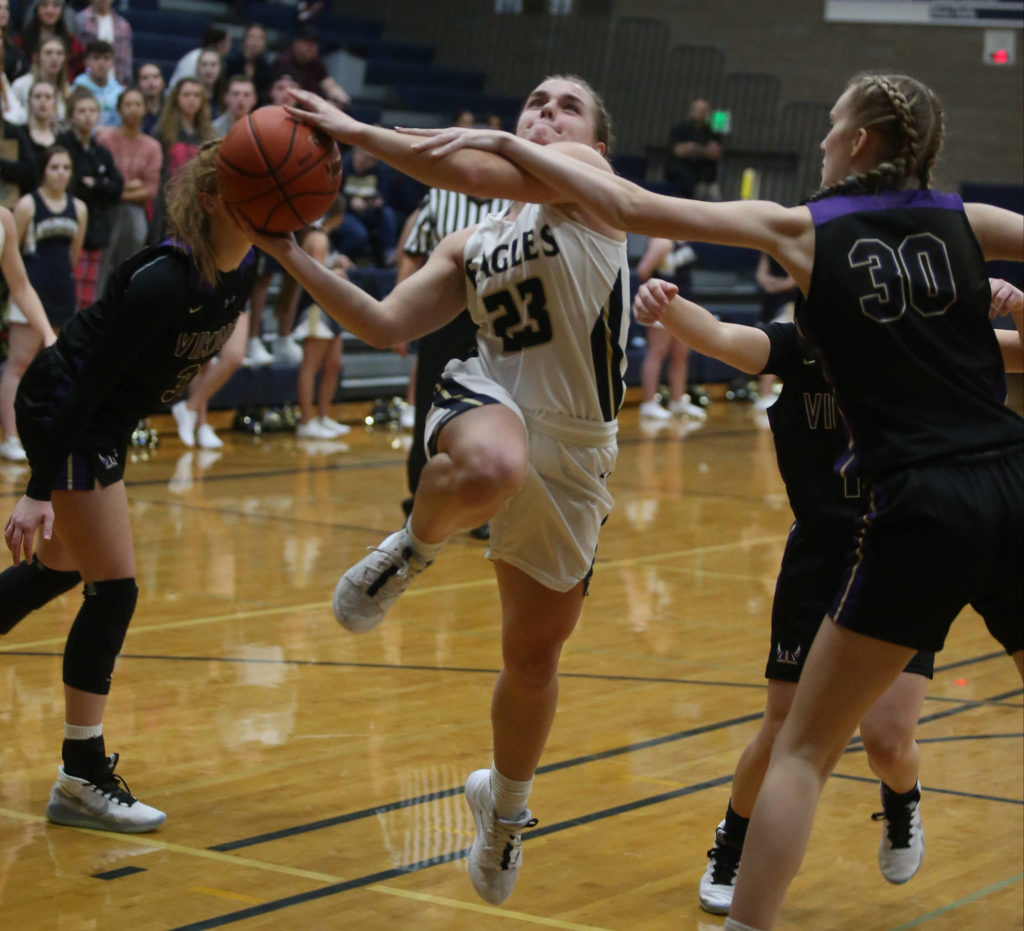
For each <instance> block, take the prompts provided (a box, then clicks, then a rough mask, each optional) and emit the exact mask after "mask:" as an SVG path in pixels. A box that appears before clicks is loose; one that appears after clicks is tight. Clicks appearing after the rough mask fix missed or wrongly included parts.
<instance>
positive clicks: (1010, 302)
mask: <svg viewBox="0 0 1024 931" xmlns="http://www.w3.org/2000/svg"><path fill="white" fill-rule="evenodd" d="M992 290H993V294H994V295H995V294H997V293H1000V294H1003V293H1005V297H1004V299H1003V301H1001V302H1000V304H999V305H998V306H996V305H995V301H994V306H993V311H994V312H995V313H1003V312H1007V311H1009V310H1011V309H1012V310H1014V311H1015V322H1016V323H1017V325H1018V327H1022V326H1024V320H1021V319H1020V317H1021V316H1022V315H1021V313H1020V311H1021V304H1022V303H1024V302H1022V301H1021V294H1020V292H1019V291H1017V289H1015V288H1013V286H1012V285H1007V283H1006V282H1002V281H993V282H992ZM633 310H634V315H635V316H636V318H637V320H638V321H639V322H640V323H644V324H649V323H651V322H653V321H655V320H657V321H660V322H661V324H662V325H663V326H664V327H665V329H666V331H667V332H669V333H671V334H672V335H673V336H675V337H677V338H678V339H680V340H682V341H683V342H684V343H685V344H686V345H692V346H693V347H694V348H695V349H697V351H698V352H701V353H703V354H704V355H707V356H711V357H712V358H715V359H719V360H720V361H722V362H725V363H726V364H728V365H731V366H733V367H734V368H737V369H739V370H740V371H742V372H746V373H748V374H751V375H763V374H770V375H773V376H777V377H779V378H780V379H782V386H783V387H782V392H781V394H780V395H779V397H778V398H777V399H776V400H775V403H774V404H773V405H772V406H771V407H769V408H768V419H769V421H770V423H771V428H772V433H773V435H774V437H775V450H776V454H777V457H778V463H779V472H780V473H781V474H782V478H783V481H784V482H785V484H786V492H787V494H788V496H789V502H790V506H791V507H792V509H793V514H794V516H795V517H796V520H795V522H794V523H793V527H792V529H791V531H790V535H789V540H788V541H787V543H786V550H785V553H784V554H783V557H782V566H781V567H780V569H779V577H778V583H777V585H776V589H775V599H774V602H773V604H772V624H771V643H770V647H769V656H768V664H767V667H766V669H765V677H766V678H767V679H768V680H769V681H768V698H767V704H766V708H765V715H764V719H763V720H762V723H761V728H760V730H759V731H758V733H757V735H756V736H755V737H754V739H753V740H752V741H751V742H750V744H748V746H747V747H746V749H745V750H744V751H743V753H742V754H741V755H740V759H739V762H738V763H737V766H736V773H735V775H734V777H733V781H732V798H731V800H730V803H729V806H728V809H727V811H726V815H725V819H724V820H723V821H722V823H721V824H719V826H718V829H717V831H716V832H715V846H714V847H713V848H712V849H711V850H709V851H708V857H709V863H708V866H707V869H706V870H705V872H704V875H703V877H702V878H701V881H700V893H699V898H700V904H701V907H702V908H704V909H705V910H706V911H709V912H711V913H712V914H722V915H724V914H727V913H728V911H729V906H730V904H731V903H732V895H733V890H734V888H735V884H736V871H737V869H738V868H739V862H740V855H741V853H742V850H743V841H744V838H745V835H746V830H747V824H748V823H749V820H750V814H751V811H752V809H753V807H754V801H755V799H756V798H757V792H758V789H759V788H760V785H761V780H762V779H763V778H764V774H765V771H766V770H767V768H768V760H769V757H770V755H771V749H772V744H773V743H774V741H775V737H776V735H777V734H778V732H779V728H780V727H781V726H782V723H783V721H785V719H786V715H787V713H788V712H789V708H790V706H791V705H792V702H793V695H794V692H795V691H796V683H797V682H798V681H799V678H800V671H801V669H802V668H803V665H804V661H805V660H806V658H807V653H808V651H809V649H810V646H811V643H812V642H813V640H814V635H815V634H816V633H817V630H818V627H819V626H820V624H821V620H822V618H823V617H824V616H825V615H826V614H827V613H828V610H829V608H830V606H831V604H832V598H833V596H834V594H835V591H836V589H837V587H838V585H839V582H840V579H841V577H842V573H843V570H844V569H845V567H846V564H847V562H848V555H849V549H850V537H851V533H852V529H853V525H854V521H855V520H856V518H857V516H858V514H859V513H860V510H861V508H860V498H861V495H860V481H859V480H858V479H857V477H856V476H854V475H847V476H837V475H836V473H835V471H834V469H833V465H834V464H835V462H836V460H837V459H838V458H839V457H840V455H841V454H842V453H843V451H844V450H845V448H846V440H845V433H844V430H843V429H842V423H841V416H840V414H839V412H838V410H837V408H836V404H835V396H834V394H833V393H832V389H831V388H830V387H829V385H828V383H827V382H826V381H825V378H824V376H823V375H822V373H821V366H820V365H819V364H818V362H817V360H816V359H815V357H814V356H813V354H811V353H810V352H809V350H808V349H807V347H806V345H805V344H804V342H803V340H802V339H801V338H800V335H799V333H798V332H797V328H796V325H795V324H792V323H768V324H762V325H761V326H759V327H750V326H743V325H740V324H731V323H723V322H721V321H720V320H718V319H716V318H715V317H714V316H712V315H711V314H710V313H709V312H708V311H707V310H705V309H704V308H703V307H700V306H698V305H697V304H694V303H692V302H691V301H687V300H683V299H682V298H681V297H679V296H678V288H677V287H676V286H675V285H674V284H672V283H670V282H665V281H661V280H659V279H651V280H650V281H649V282H647V283H646V284H644V285H643V286H642V287H641V288H640V290H639V291H638V293H637V296H636V298H635V300H634V302H633ZM996 335H997V337H998V339H999V344H1000V349H1001V350H1002V353H1003V358H1004V362H1005V364H1006V368H1007V370H1008V371H1021V370H1024V358H1022V356H1021V336H1020V332H1019V331H1011V330H998V331H996ZM934 664H935V654H934V653H932V652H930V651H920V652H918V653H917V654H916V655H915V656H914V658H913V659H912V660H911V661H910V662H909V663H908V664H907V666H906V668H905V669H904V671H903V672H902V673H901V674H900V676H899V677H898V678H897V680H896V682H895V683H893V685H891V686H890V687H889V689H888V690H887V691H886V692H885V693H884V694H883V695H882V697H881V698H879V699H878V701H877V702H875V704H874V706H873V707H872V708H871V710H870V711H869V712H868V713H867V714H866V715H865V717H864V719H863V720H862V721H861V724H860V732H861V738H862V740H863V745H864V750H865V752H866V754H867V758H868V763H869V765H870V766H871V768H872V770H873V771H874V772H875V774H876V775H877V776H878V777H879V779H880V781H881V794H882V807H883V811H882V813H881V815H880V817H881V819H882V820H884V822H885V823H884V826H883V829H882V838H881V842H880V844H879V848H878V863H879V867H880V868H881V871H882V875H883V876H885V878H886V879H887V880H889V881H890V882H893V883H903V882H906V881H907V880H909V879H910V878H911V876H913V875H914V873H915V872H917V869H918V868H919V867H920V865H921V861H922V858H923V855H924V832H923V830H922V827H921V815H920V810H919V802H920V791H921V787H920V783H919V782H918V769H919V762H920V753H919V750H918V746H917V743H916V741H915V740H914V729H915V727H916V725H917V719H918V717H919V716H920V712H921V705H922V703H923V702H924V696H925V690H926V687H927V680H928V679H930V678H931V677H932V671H933V668H934ZM878 817H879V816H876V820H877V818H878Z"/></svg>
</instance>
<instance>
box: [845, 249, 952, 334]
mask: <svg viewBox="0 0 1024 931" xmlns="http://www.w3.org/2000/svg"><path fill="white" fill-rule="evenodd" d="M848 258H849V260H850V267H851V268H867V270H868V273H869V275H870V276H871V286H872V292H871V293H870V294H865V295H864V296H863V297H861V299H860V308H861V310H862V311H863V312H864V314H865V315H866V316H868V317H870V318H871V319H872V320H875V321H876V322H878V323H892V321H894V320H899V318H900V317H902V316H903V314H904V312H905V311H906V309H907V304H908V303H909V304H910V306H911V307H913V308H914V310H916V311H917V312H918V313H919V314H920V315H921V316H922V317H936V316H938V315H939V314H944V313H945V312H946V311H947V310H949V308H950V307H951V306H952V305H953V302H954V301H955V300H956V282H955V281H954V280H953V268H952V266H951V265H950V262H949V253H948V252H947V251H946V244H945V243H944V242H943V241H942V240H941V239H939V237H938V236H935V235H933V234H932V233H913V234H912V235H910V236H907V237H906V238H905V239H904V240H903V242H901V243H900V245H899V248H898V249H893V248H892V246H890V245H888V244H887V243H884V242H882V240H880V239H858V240H857V241H856V242H855V243H854V244H853V248H852V249H850V254H849V256H848Z"/></svg>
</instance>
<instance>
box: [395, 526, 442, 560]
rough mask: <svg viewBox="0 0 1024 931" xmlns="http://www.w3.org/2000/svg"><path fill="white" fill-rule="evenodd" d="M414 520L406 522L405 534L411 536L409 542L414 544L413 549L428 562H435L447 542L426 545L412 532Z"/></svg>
mask: <svg viewBox="0 0 1024 931" xmlns="http://www.w3.org/2000/svg"><path fill="white" fill-rule="evenodd" d="M411 525H412V518H411V517H410V518H409V520H407V521H406V522H405V532H406V533H407V534H408V535H409V542H410V543H411V544H412V548H413V549H414V550H416V552H417V553H419V554H420V556H421V557H422V558H423V559H424V560H425V561H426V562H433V561H434V559H435V558H436V557H437V554H438V553H440V552H441V550H442V549H443V548H444V544H445V541H444V540H442V541H441V542H440V543H425V542H424V541H423V540H421V539H420V538H419V537H418V536H416V534H414V533H413V532H412V526H411Z"/></svg>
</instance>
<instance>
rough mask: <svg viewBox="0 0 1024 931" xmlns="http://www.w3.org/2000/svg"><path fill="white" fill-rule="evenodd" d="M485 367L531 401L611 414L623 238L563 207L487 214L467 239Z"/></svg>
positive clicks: (617, 367) (625, 323)
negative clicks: (595, 227)
mask: <svg viewBox="0 0 1024 931" xmlns="http://www.w3.org/2000/svg"><path fill="white" fill-rule="evenodd" d="M463 258H464V267H465V271H466V276H467V279H468V284H467V307H468V308H469V311H470V314H471V315H472V317H473V321H474V322H475V323H476V324H477V326H478V327H479V331H478V333H477V348H478V352H479V357H480V362H481V363H482V366H483V368H484V371H485V372H486V373H487V374H488V375H489V376H490V377H492V378H493V379H494V380H495V381H497V382H498V383H499V384H500V385H502V387H504V388H505V389H506V390H507V391H508V392H509V393H510V394H511V395H512V397H513V398H515V400H516V402H517V403H518V404H519V405H520V406H522V407H523V408H525V409H527V410H533V411H551V412H554V413H557V414H562V415H565V416H568V417H575V418H580V419H583V420H591V421H604V422H611V421H614V420H615V417H616V414H617V413H618V410H619V407H620V406H621V405H622V397H623V392H624V382H623V376H624V374H625V369H626V354H625V349H626V335H627V331H628V329H629V303H628V302H629V269H628V265H627V259H626V243H625V241H624V240H623V241H619V240H615V239H611V238H610V237H608V236H604V235H602V234H601V233H597V232H595V231H594V230H592V229H590V228H589V227H587V226H584V225H582V224H580V223H578V222H576V221H574V220H572V219H570V218H569V217H568V216H567V215H566V213H565V212H564V211H562V210H560V209H559V208H558V207H553V206H550V205H539V204H524V205H522V208H521V210H520V212H519V215H518V216H516V217H514V218H513V219H506V215H503V214H496V213H495V214H490V215H489V216H488V217H486V218H485V219H484V220H483V222H481V223H480V224H479V225H478V226H477V227H476V229H475V230H474V231H473V233H472V234H471V235H470V238H469V239H468V241H467V242H466V246H465V250H464V253H463Z"/></svg>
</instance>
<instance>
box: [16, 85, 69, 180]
mask: <svg viewBox="0 0 1024 931" xmlns="http://www.w3.org/2000/svg"><path fill="white" fill-rule="evenodd" d="M25 129H26V131H27V132H28V138H29V140H30V141H31V143H32V148H33V150H34V152H35V156H36V163H37V164H38V163H39V158H40V156H41V155H42V154H43V152H45V151H46V150H47V149H48V148H50V146H51V145H56V143H57V136H59V135H60V134H61V132H62V131H63V126H61V124H60V123H59V122H58V121H57V92H56V90H54V88H53V85H52V84H51V83H50V82H49V81H36V83H35V84H33V85H32V90H31V91H29V95H28V123H27V124H26V125H25Z"/></svg>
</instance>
